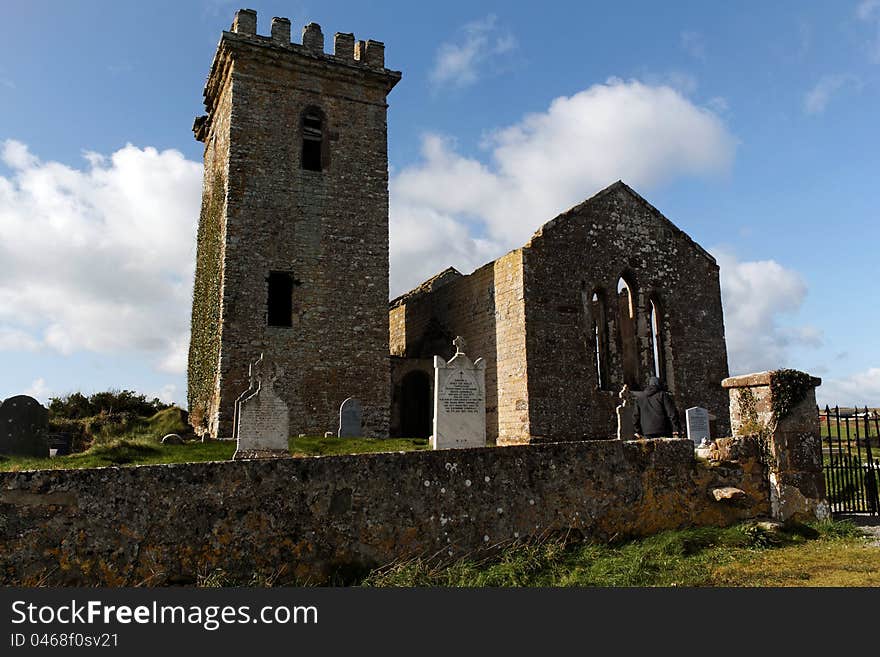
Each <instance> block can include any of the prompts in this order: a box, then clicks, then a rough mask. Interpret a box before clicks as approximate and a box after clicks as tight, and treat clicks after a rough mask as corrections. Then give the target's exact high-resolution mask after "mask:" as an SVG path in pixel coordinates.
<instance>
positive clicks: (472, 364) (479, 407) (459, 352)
mask: <svg viewBox="0 0 880 657" xmlns="http://www.w3.org/2000/svg"><path fill="white" fill-rule="evenodd" d="M453 344H454V345H455V355H454V356H453V357H452V359H451V360H449V362H447V361H446V360H445V359H443V358H441V357H440V356H434V435H432V436H431V447H432V448H433V449H447V448H450V447H485V446H486V361H485V360H483V359H482V358H478V359H477V360H476V361H472V360H471V359H470V358H468V356H467V354H465V352H464V347H465V343H464V340H463V339H462V338H461V337H460V336H459V337H457V338H456V339H455V340H453Z"/></svg>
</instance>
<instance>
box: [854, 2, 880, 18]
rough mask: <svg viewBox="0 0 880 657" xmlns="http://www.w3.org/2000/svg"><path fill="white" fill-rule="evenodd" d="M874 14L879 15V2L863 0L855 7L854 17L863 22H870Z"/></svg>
mask: <svg viewBox="0 0 880 657" xmlns="http://www.w3.org/2000/svg"><path fill="white" fill-rule="evenodd" d="M875 14H880V0H863V1H862V2H860V3H859V5H858V6H857V7H856V16H858V17H859V18H860V19H861V20H863V21H868V20H871V19H872V18H873V17H874V15H875Z"/></svg>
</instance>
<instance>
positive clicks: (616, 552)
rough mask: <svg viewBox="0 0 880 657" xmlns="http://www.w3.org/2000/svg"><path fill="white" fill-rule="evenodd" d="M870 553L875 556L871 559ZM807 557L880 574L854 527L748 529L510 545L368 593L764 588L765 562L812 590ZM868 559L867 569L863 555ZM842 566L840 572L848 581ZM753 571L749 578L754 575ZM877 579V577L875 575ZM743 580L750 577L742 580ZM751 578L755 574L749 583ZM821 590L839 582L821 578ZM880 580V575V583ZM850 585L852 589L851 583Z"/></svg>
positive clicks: (427, 566) (383, 579) (430, 566)
mask: <svg viewBox="0 0 880 657" xmlns="http://www.w3.org/2000/svg"><path fill="white" fill-rule="evenodd" d="M871 550H873V552H871ZM805 553H809V554H812V553H818V554H826V555H839V556H840V559H839V560H843V561H846V560H847V559H859V560H862V561H863V563H862V562H860V563H862V565H859V566H858V571H859V572H867V571H869V570H870V568H871V567H873V568H875V569H877V568H880V550H878V549H877V548H871V547H867V546H866V544H865V541H864V539H863V538H861V534H860V533H859V531H858V530H857V529H856V528H855V527H854V526H853V525H851V524H849V523H819V524H816V525H810V526H806V525H800V526H792V527H789V528H787V529H783V530H781V531H779V530H769V529H767V528H764V527H762V526H761V525H759V524H757V523H754V522H750V523H744V524H740V525H737V526H734V527H729V528H717V527H703V528H696V529H685V530H680V531H666V532H662V533H660V534H657V535H655V536H650V537H648V538H644V539H639V540H632V541H626V542H621V543H617V544H610V545H606V544H596V543H573V542H565V541H563V540H561V539H551V540H545V541H537V542H519V543H513V544H511V545H509V546H507V547H505V548H503V549H501V550H500V551H498V552H497V553H495V554H492V555H491V556H484V557H481V558H475V557H470V558H468V557H466V558H462V559H458V560H456V561H454V562H452V563H445V562H441V561H439V560H437V559H434V560H432V559H413V560H409V561H403V562H397V563H393V564H390V565H388V566H386V567H384V568H380V569H377V570H375V571H373V572H372V573H370V574H369V575H368V576H367V577H366V578H365V579H363V581H362V582H361V584H362V585H364V586H406V587H411V586H463V587H473V586H477V587H485V586H511V587H512V586H541V587H547V586H715V585H736V586H752V585H763V584H758V583H756V582H759V581H761V582H763V581H765V580H766V578H767V571H766V570H764V569H762V568H761V567H760V566H759V564H761V563H762V562H763V560H768V558H769V557H770V556H771V555H772V559H769V561H772V562H773V563H775V564H776V565H777V566H778V567H780V568H783V569H784V570H785V571H786V572H788V573H790V574H791V573H797V576H796V577H794V576H792V577H789V578H788V579H787V580H786V581H787V582H789V583H791V582H792V581H795V582H798V583H809V582H810V581H812V580H813V578H814V577H815V576H816V575H817V574H820V573H824V570H823V568H825V567H829V564H830V563H832V562H833V561H834V559H833V557H828V559H826V561H825V563H824V565H823V563H822V562H821V561H819V560H817V559H813V560H809V559H806V560H805V559H803V558H802V555H803V554H805ZM866 554H867V555H868V556H869V557H870V559H868V561H864V559H865V558H866V557H865V555H866ZM848 565H852V564H843V565H842V566H841V568H840V570H841V571H842V572H847V573H851V572H852V569H851V568H850V569H849V570H847V566H848ZM749 568H751V570H750V569H749ZM878 572H880V571H878ZM744 573H745V574H744ZM748 573H753V574H754V579H752V578H751V577H750V576H749V575H748ZM823 577H824V579H823V585H832V586H833V585H835V584H834V583H833V582H834V581H835V579H834V578H833V577H832V578H828V577H827V576H826V575H823ZM878 579H880V575H878ZM845 581H848V582H851V581H852V578H851V577H850V578H848V579H846V580H845Z"/></svg>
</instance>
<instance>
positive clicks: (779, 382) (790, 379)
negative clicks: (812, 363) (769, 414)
mask: <svg viewBox="0 0 880 657" xmlns="http://www.w3.org/2000/svg"><path fill="white" fill-rule="evenodd" d="M815 387H816V381H815V380H814V379H813V377H812V376H810V375H809V374H807V373H806V372H800V371H798V370H787V369H783V370H776V371H774V372H773V375H772V376H771V377H770V398H771V399H772V400H773V401H772V404H773V406H772V409H773V422H774V424H776V423H778V422H779V421H780V420H782V419H784V418H785V417H786V416H787V415H788V414H789V413H791V411H792V409H793V408H794V407H795V406H797V405H798V404H800V403H801V402H802V401H803V400H804V398H806V396H807V394H808V393H809V392H810V391H811V390H813V388H815Z"/></svg>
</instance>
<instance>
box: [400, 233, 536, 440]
mask: <svg viewBox="0 0 880 657" xmlns="http://www.w3.org/2000/svg"><path fill="white" fill-rule="evenodd" d="M390 316H391V322H392V327H393V330H392V332H391V347H392V353H395V354H396V355H406V356H407V357H410V358H416V357H419V358H425V357H431V356H435V355H437V356H442V357H443V358H445V359H447V360H448V359H449V358H451V357H452V355H453V353H454V349H453V347H452V339H453V338H454V337H455V336H457V335H460V336H461V337H463V338H464V339H465V341H466V343H467V346H466V351H467V354H468V356H470V357H471V358H472V359H476V358H484V359H485V360H486V437H487V440H488V441H490V442H496V441H497V442H498V443H499V444H512V443H516V442H522V436H528V435H529V418H528V391H527V388H526V377H525V373H526V368H525V364H526V354H525V335H526V333H525V325H524V309H523V290H522V252H521V251H520V250H516V251H511V252H510V253H508V254H507V255H505V256H503V257H501V258H499V259H498V260H496V261H494V262H491V263H489V264H487V265H485V266H483V267H480V268H479V269H477V270H476V271H475V272H473V273H472V274H470V275H468V276H457V277H454V278H450V280H449V281H448V282H446V283H445V284H443V285H442V286H440V287H437V288H436V289H434V290H433V291H432V292H431V293H428V294H416V295H413V296H412V297H411V298H409V299H406V300H404V301H402V303H401V304H400V305H398V306H396V307H393V308H392V309H391V311H390Z"/></svg>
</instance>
